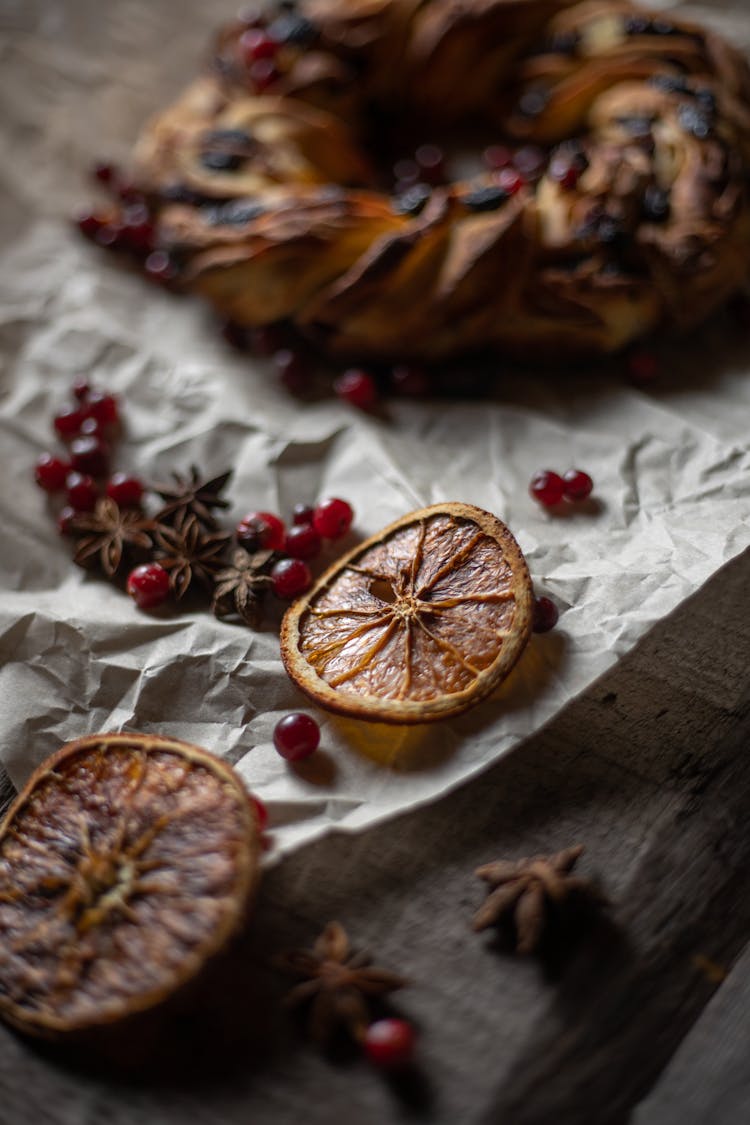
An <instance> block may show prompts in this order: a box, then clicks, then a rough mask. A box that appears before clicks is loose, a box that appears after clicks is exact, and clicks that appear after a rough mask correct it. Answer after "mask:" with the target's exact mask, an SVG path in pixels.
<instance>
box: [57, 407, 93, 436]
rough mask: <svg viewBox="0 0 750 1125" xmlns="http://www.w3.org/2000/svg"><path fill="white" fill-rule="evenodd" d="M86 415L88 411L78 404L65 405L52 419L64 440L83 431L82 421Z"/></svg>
mask: <svg viewBox="0 0 750 1125" xmlns="http://www.w3.org/2000/svg"><path fill="white" fill-rule="evenodd" d="M85 417H86V411H85V410H81V409H80V408H79V407H77V406H65V407H63V409H62V410H60V411H59V412H58V413H57V414H56V415H55V417H54V418H53V419H52V425H53V426H54V428H55V433H56V434H57V435H58V437H61V438H62V439H63V441H70V440H71V438H74V437H77V436H78V434H80V432H81V423H82V422H83V420H84V418H85Z"/></svg>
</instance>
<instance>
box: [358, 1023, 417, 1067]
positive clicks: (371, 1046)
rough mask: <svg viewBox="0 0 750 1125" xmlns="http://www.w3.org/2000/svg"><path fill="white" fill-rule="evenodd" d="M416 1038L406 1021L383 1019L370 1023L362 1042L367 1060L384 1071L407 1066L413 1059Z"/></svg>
mask: <svg viewBox="0 0 750 1125" xmlns="http://www.w3.org/2000/svg"><path fill="white" fill-rule="evenodd" d="M415 1042H416V1036H415V1034H414V1028H413V1027H412V1025H411V1024H410V1023H407V1021H406V1020H397V1019H385V1020H377V1021H376V1022H375V1023H371V1024H370V1026H369V1027H368V1029H367V1031H366V1032H365V1038H364V1042H363V1046H364V1051H365V1054H366V1055H367V1058H368V1059H369V1060H370V1062H371V1063H374V1064H375V1066H379V1067H383V1068H384V1069H386V1070H390V1069H393V1068H398V1067H402V1066H407V1065H408V1064H409V1063H410V1062H411V1061H412V1059H413V1057H414V1046H415Z"/></svg>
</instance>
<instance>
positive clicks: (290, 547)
mask: <svg viewBox="0 0 750 1125" xmlns="http://www.w3.org/2000/svg"><path fill="white" fill-rule="evenodd" d="M322 545H323V541H322V539H321V538H320V534H319V532H317V531H316V530H315V528H314V527H313V526H312V524H309V523H308V524H304V523H300V524H295V525H294V527H290V528H289V530H288V531H287V533H286V537H285V538H284V547H283V550H284V554H285V555H289V557H290V558H292V559H314V558H315V556H316V555H319V554H320V548H321V547H322Z"/></svg>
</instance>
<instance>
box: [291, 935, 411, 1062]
mask: <svg viewBox="0 0 750 1125" xmlns="http://www.w3.org/2000/svg"><path fill="white" fill-rule="evenodd" d="M371 962H372V958H371V957H370V955H369V954H368V953H365V952H360V953H354V952H352V950H351V947H350V945H349V938H348V937H347V934H346V931H345V930H344V928H343V926H341V925H340V923H338V922H329V923H328V925H327V926H326V928H325V929H324V930H323V933H322V934H321V935H320V937H319V938H318V939H317V941H316V942H315V944H314V946H313V948H312V949H311V950H307V949H293V950H292V951H291V952H289V953H282V954H281V955H280V956H278V957H277V958H275V961H274V963H275V964H276V966H277V967H278V968H280V969H282V970H283V971H284V972H287V973H290V974H291V975H293V976H296V977H300V978H301V983H300V984H297V985H295V987H294V988H293V989H292V990H291V992H290V993H289V994H288V996H287V997H286V1001H285V1003H286V1005H287V1006H288V1007H294V1006H296V1005H297V1004H301V1003H304V1002H307V1001H309V1002H310V1015H309V1023H308V1029H309V1033H310V1036H311V1038H312V1039H314V1040H315V1041H316V1042H317V1043H320V1044H321V1045H326V1044H329V1043H330V1042H331V1040H332V1038H333V1035H334V1033H335V1032H336V1031H338V1030H340V1029H342V1028H343V1029H344V1030H346V1031H348V1032H349V1034H350V1035H351V1036H352V1037H353V1038H354V1039H356V1040H358V1041H360V1040H361V1039H362V1036H363V1035H364V1033H365V1031H366V1029H367V1027H368V1025H369V1023H370V1022H371V1018H370V1013H369V1010H368V1003H367V1001H368V999H369V998H370V997H372V996H385V995H387V994H388V993H389V992H395V991H396V989H398V988H403V987H404V985H405V984H407V981H406V980H405V979H404V977H401V976H399V975H398V974H397V973H391V972H389V971H388V970H387V969H379V968H377V967H376V966H374V965H372V963H371Z"/></svg>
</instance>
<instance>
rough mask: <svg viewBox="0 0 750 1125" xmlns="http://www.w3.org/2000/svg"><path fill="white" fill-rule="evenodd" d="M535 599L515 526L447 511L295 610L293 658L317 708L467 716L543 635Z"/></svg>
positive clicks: (291, 668) (375, 548)
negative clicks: (537, 630) (533, 638)
mask: <svg viewBox="0 0 750 1125" xmlns="http://www.w3.org/2000/svg"><path fill="white" fill-rule="evenodd" d="M532 604H533V594H532V587H531V579H530V578H529V572H528V569H527V566H526V562H525V560H524V557H523V555H522V554H521V550H520V548H519V546H518V544H517V543H516V541H515V539H514V538H513V536H512V535H511V533H510V531H509V530H508V528H507V527H506V526H505V524H503V523H501V522H500V520H499V519H497V518H496V517H495V516H493V515H490V513H489V512H485V511H483V510H482V509H481V508H475V507H472V506H471V505H469V504H458V503H451V504H436V505H434V506H433V507H431V508H421V509H420V510H419V511H416V512H411V513H409V515H407V516H404V517H403V518H402V519H400V520H397V521H396V522H395V523H392V524H390V525H389V526H388V527H386V528H384V530H383V531H381V532H380V533H379V534H377V535H374V536H373V537H372V538H371V539H368V540H367V541H366V542H365V543H361V544H360V545H359V546H358V547H357V548H355V550H353V551H351V552H350V553H349V554H348V555H346V556H344V557H343V558H342V559H340V560H339V561H338V562H337V563H336V564H335V565H334V566H332V567H331V568H330V569H329V570H328V571H327V572H326V573H325V574H324V575H323V576H322V578H320V580H319V581H318V582H317V583H316V585H315V586H314V587H313V588H312V590H311V591H310V593H309V594H307V595H306V596H305V597H304V598H301V599H299V600H298V601H297V602H295V603H294V604H293V605H292V606H291V607H290V608H289V609H288V610H287V612H286V614H285V616H284V621H283V624H282V629H281V653H282V657H283V660H284V664H285V666H286V670H287V672H288V673H289V675H290V676H291V678H292V679H293V680H294V681H295V682H296V683H297V684H298V685H299V687H300V688H302V690H303V691H304V692H306V693H307V694H308V695H309V696H311V697H312V699H314V700H315V702H316V703H319V704H320V705H321V706H322V707H327V708H328V709H329V710H332V711H337V712H339V713H340V714H344V715H353V716H355V717H357V718H360V719H371V720H376V721H378V722H387V723H421V722H428V721H430V720H433V719H441V718H445V717H446V716H449V715H457V714H459V713H460V712H461V711H465V710H467V708H469V707H472V706H473V705H474V704H475V703H478V702H479V701H480V700H482V699H484V698H485V697H486V696H487V695H489V694H490V692H492V691H493V690H494V688H495V687H497V685H498V684H499V683H500V681H501V680H502V679H504V677H505V676H507V674H508V673H509V672H510V670H511V668H512V667H513V665H514V664H515V663H516V661H517V660H518V657H519V656H520V655H521V652H522V651H523V648H524V646H525V644H526V642H527V640H528V638H529V634H530V632H531V621H532Z"/></svg>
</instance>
